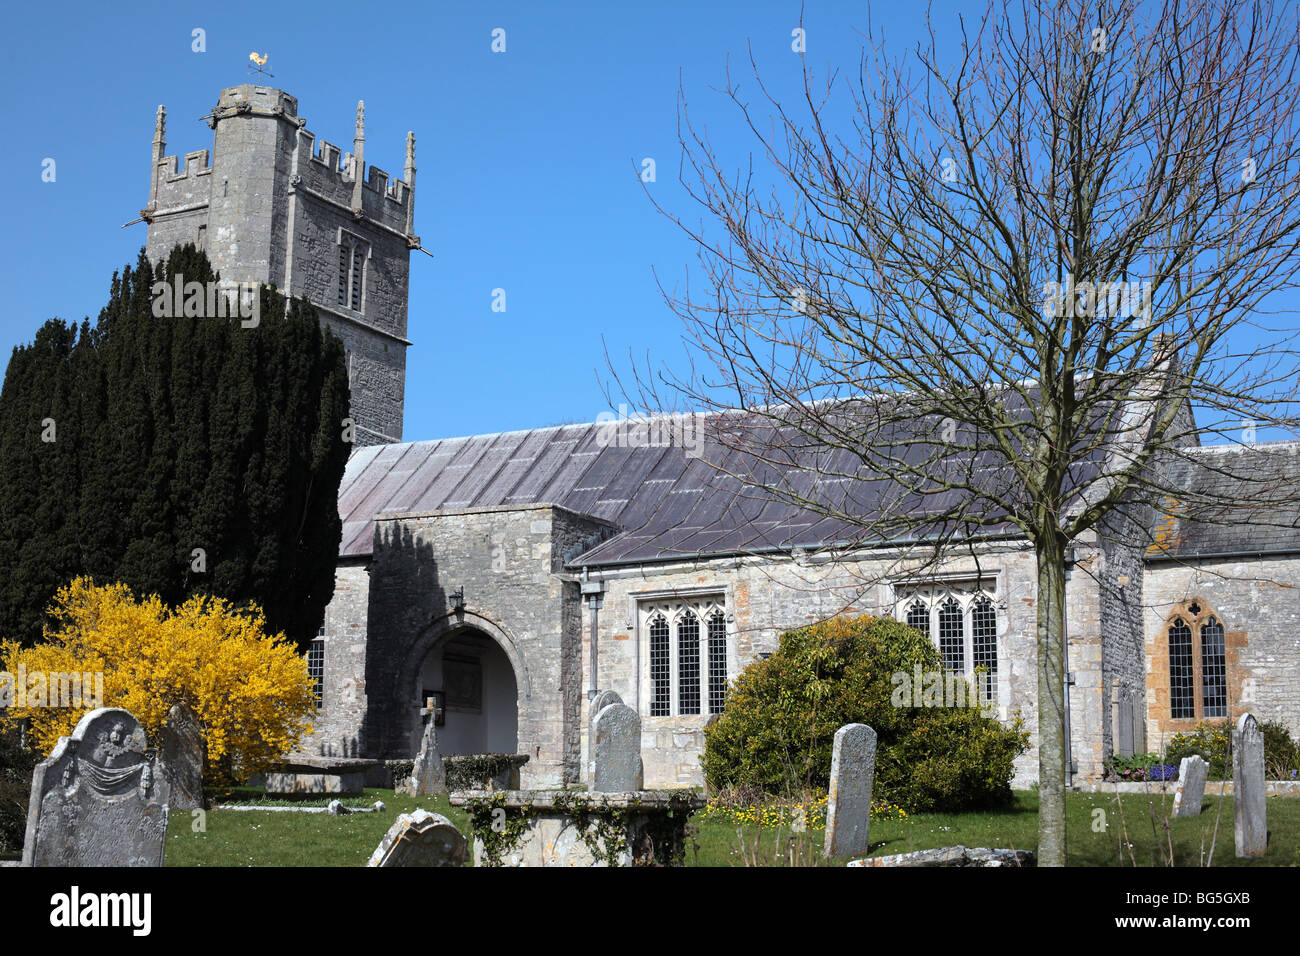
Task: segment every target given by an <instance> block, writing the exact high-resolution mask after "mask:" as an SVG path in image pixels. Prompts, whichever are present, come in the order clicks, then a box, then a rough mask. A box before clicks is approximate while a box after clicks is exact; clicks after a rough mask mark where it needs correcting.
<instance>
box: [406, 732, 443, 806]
mask: <svg viewBox="0 0 1300 956" xmlns="http://www.w3.org/2000/svg"><path fill="white" fill-rule="evenodd" d="M407 792H408V793H410V795H411V796H413V797H427V796H429V795H431V794H435V793H446V792H447V771H446V768H445V767H444V766H443V763H442V754H440V753H438V725H437V724H436V723H434V719H433V715H432V714H430V715H429V722H428V724H426V725H425V727H424V740H423V741H421V743H420V753H419V755H418V756H417V757H416V758H415V766H414V767H412V768H411V782H410V784H409V785H408V787H407Z"/></svg>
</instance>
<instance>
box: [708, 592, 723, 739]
mask: <svg viewBox="0 0 1300 956" xmlns="http://www.w3.org/2000/svg"><path fill="white" fill-rule="evenodd" d="M726 695H727V618H726V617H725V616H724V615H723V613H722V612H721V611H714V612H713V614H712V616H710V618H709V713H710V714H720V713H722V705H723V701H724V700H725V699H726Z"/></svg>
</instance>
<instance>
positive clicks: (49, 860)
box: [23, 707, 170, 866]
mask: <svg viewBox="0 0 1300 956" xmlns="http://www.w3.org/2000/svg"><path fill="white" fill-rule="evenodd" d="M169 790H170V785H169V783H168V780H167V774H166V772H164V769H163V768H162V767H160V766H159V761H158V759H157V756H156V754H155V753H154V752H153V751H151V750H149V749H148V745H147V742H146V740H145V735H144V728H143V727H141V726H140V722H139V721H138V720H136V719H135V717H134V716H132V715H131V714H130V713H129V712H128V711H125V710H121V709H119V708H116V707H101V708H99V709H98V710H92V711H90V712H89V713H88V714H86V715H85V716H84V717H82V718H81V720H80V721H79V722H78V723H77V727H76V729H75V730H74V731H73V732H72V736H71V737H61V738H59V743H58V745H57V746H56V747H55V748H54V752H53V753H51V754H50V755H49V756H48V757H46V758H45V759H44V760H42V761H41V762H40V763H39V764H37V765H36V771H35V773H34V774H33V776H32V797H31V804H30V807H29V808H28V811H27V838H26V841H25V843H24V844H23V865H24V866H162V862H163V851H164V849H165V847H166V839H167V804H168V798H169V796H170V793H169Z"/></svg>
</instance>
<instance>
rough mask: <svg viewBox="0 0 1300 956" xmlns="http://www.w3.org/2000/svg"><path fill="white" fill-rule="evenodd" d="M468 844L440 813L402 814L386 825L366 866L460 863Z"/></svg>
mask: <svg viewBox="0 0 1300 956" xmlns="http://www.w3.org/2000/svg"><path fill="white" fill-rule="evenodd" d="M467 856H468V845H467V843H466V841H465V838H464V837H463V836H461V833H460V831H459V830H457V829H456V828H455V827H454V826H452V824H451V821H450V820H448V819H447V818H446V817H444V816H442V815H441V814H439V813H430V812H429V811H427V810H416V811H415V812H414V813H403V814H402V815H401V816H400V817H398V818H397V821H396V822H395V823H394V824H393V825H392V826H391V827H389V828H388V832H387V833H386V834H384V838H383V840H381V841H380V842H379V846H377V847H375V852H374V853H372V854H370V859H369V861H367V863H366V866H461V865H463V864H464V863H465V859H466V857H467Z"/></svg>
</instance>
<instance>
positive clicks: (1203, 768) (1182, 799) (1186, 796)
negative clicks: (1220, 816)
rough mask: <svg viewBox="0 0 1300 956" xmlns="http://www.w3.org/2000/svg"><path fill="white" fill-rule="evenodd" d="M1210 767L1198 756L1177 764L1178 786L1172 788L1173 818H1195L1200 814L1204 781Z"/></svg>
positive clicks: (1203, 796)
mask: <svg viewBox="0 0 1300 956" xmlns="http://www.w3.org/2000/svg"><path fill="white" fill-rule="evenodd" d="M1209 772H1210V765H1209V764H1208V763H1206V762H1205V761H1204V760H1203V759H1201V755H1200V754H1192V755H1191V756H1190V757H1184V758H1183V759H1182V760H1181V761H1179V763H1178V785H1177V786H1176V787H1174V816H1176V817H1195V816H1199V815H1200V813H1201V801H1202V800H1204V799H1205V780H1206V778H1207V776H1208V775H1209Z"/></svg>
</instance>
